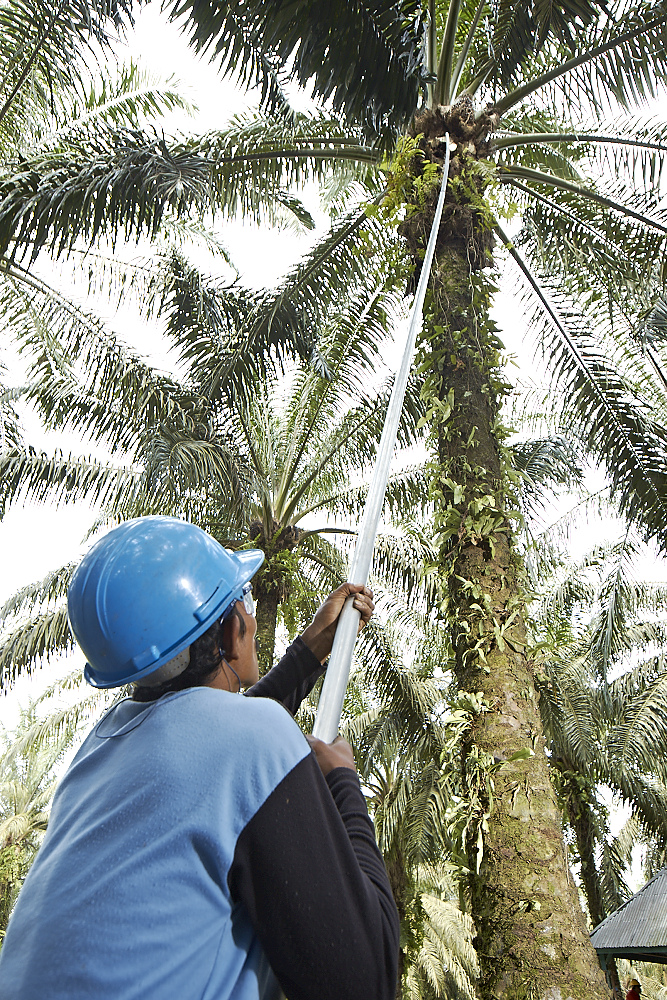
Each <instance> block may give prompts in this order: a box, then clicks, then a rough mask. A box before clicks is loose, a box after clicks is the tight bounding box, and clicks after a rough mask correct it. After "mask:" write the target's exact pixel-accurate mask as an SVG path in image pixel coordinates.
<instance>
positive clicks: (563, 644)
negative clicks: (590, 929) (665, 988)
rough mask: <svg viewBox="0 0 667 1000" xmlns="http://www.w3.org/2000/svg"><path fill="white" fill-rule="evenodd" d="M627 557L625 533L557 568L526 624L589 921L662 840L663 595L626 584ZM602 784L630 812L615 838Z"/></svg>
mask: <svg viewBox="0 0 667 1000" xmlns="http://www.w3.org/2000/svg"><path fill="white" fill-rule="evenodd" d="M637 555H638V546H637V545H636V543H635V542H634V541H633V540H632V539H631V538H629V537H628V536H627V535H626V536H625V537H624V538H623V539H621V540H620V541H619V542H618V543H616V544H615V545H609V546H604V547H601V548H598V549H596V550H594V551H593V552H591V553H589V554H588V555H587V556H586V557H585V558H584V559H583V560H581V561H579V562H578V563H576V564H574V565H572V564H570V565H566V566H565V567H564V568H561V569H560V570H559V571H557V572H556V574H555V578H556V579H555V584H554V585H553V586H552V587H551V588H550V589H549V590H548V591H547V594H546V596H545V597H544V598H543V601H542V604H541V607H540V609H539V612H538V613H536V615H535V618H534V620H533V628H534V629H535V635H536V636H539V639H540V642H541V644H542V646H543V649H544V650H545V653H544V656H545V676H544V679H543V683H542V684H541V685H540V708H541V712H542V718H543V722H544V728H545V734H546V736H547V739H548V740H549V749H550V763H551V766H552V775H553V779H554V783H555V787H556V789H557V792H558V798H559V802H560V805H561V808H562V811H563V817H564V821H565V822H566V823H567V824H568V826H569V828H570V829H571V831H572V834H573V837H574V844H573V851H574V853H575V859H576V861H577V862H578V863H579V865H580V877H581V882H582V886H583V889H584V892H585V895H586V900H587V903H588V911H589V914H590V919H591V923H592V925H593V926H596V925H597V924H598V923H599V922H600V921H601V920H603V919H604V918H605V917H606V916H607V915H608V914H609V913H611V912H613V911H614V910H615V909H617V908H618V907H619V906H620V905H621V904H622V903H623V902H624V901H625V899H627V898H628V896H629V895H630V892H629V890H628V887H627V884H626V882H625V878H626V875H627V870H628V867H629V865H630V860H631V850H632V847H633V846H634V844H635V843H637V842H638V840H640V839H644V840H647V841H648V842H649V843H651V844H653V845H654V847H655V848H658V849H660V847H661V846H662V845H663V844H664V843H665V836H666V834H667V827H666V825H665V824H666V818H667V784H666V778H667V772H666V771H665V766H664V760H665V750H666V749H667V700H666V694H667V673H666V668H665V663H664V647H665V640H666V639H667V631H666V628H667V626H666V623H665V610H666V608H667V592H666V590H665V587H664V586H663V585H651V584H645V583H641V582H637V581H636V580H635V579H634V578H633V575H632V564H633V562H634V561H635V560H636V557H637ZM651 651H653V655H650V654H651ZM637 660H639V663H637ZM601 786H606V787H607V788H609V789H611V790H612V791H613V793H614V794H615V796H616V797H617V799H618V800H619V801H621V802H623V803H624V804H625V805H626V806H628V807H630V809H631V818H630V821H629V822H628V824H626V828H625V831H624V833H623V834H622V835H621V836H620V837H619V838H616V839H614V838H612V837H611V835H610V832H609V825H608V819H609V817H608V810H607V808H606V807H605V806H604V805H603V803H602V800H601V795H600V788H601ZM610 971H611V974H612V978H613V985H614V986H615V987H616V988H617V989H618V990H620V983H619V979H618V973H617V971H616V966H615V965H612V966H611V967H610Z"/></svg>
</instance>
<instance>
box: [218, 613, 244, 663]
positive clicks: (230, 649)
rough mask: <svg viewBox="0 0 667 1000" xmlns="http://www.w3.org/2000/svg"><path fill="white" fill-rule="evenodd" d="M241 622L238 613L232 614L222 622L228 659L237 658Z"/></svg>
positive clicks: (223, 639)
mask: <svg viewBox="0 0 667 1000" xmlns="http://www.w3.org/2000/svg"><path fill="white" fill-rule="evenodd" d="M240 632H241V623H240V622H239V619H238V616H237V615H233V614H232V615H230V616H229V618H225V620H224V622H223V623H222V641H223V651H224V655H225V659H226V660H237V659H238V655H239V651H238V646H239V639H240Z"/></svg>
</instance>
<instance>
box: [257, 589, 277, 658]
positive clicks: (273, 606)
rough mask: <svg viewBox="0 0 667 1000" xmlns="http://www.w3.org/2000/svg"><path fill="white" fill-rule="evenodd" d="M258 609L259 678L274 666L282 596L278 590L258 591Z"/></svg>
mask: <svg viewBox="0 0 667 1000" xmlns="http://www.w3.org/2000/svg"><path fill="white" fill-rule="evenodd" d="M255 593H256V597H257V609H256V614H255V618H256V621H257V635H256V637H255V642H256V644H257V662H258V663H259V676H260V677H263V676H264V674H265V673H266V672H267V670H270V669H271V667H272V666H273V651H274V649H275V645H276V628H277V625H278V604H279V602H280V595H279V593H278V591H277V590H275V589H274V588H271V590H268V591H264V590H263V589H261V588H258V589H256V592H255Z"/></svg>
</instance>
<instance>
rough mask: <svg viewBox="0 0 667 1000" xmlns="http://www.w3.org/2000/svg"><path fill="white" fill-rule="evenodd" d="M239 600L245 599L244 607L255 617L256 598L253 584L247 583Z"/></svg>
mask: <svg viewBox="0 0 667 1000" xmlns="http://www.w3.org/2000/svg"><path fill="white" fill-rule="evenodd" d="M237 600H241V601H243V607H244V608H245V609H246V612H247V613H248V614H249V615H252V616H253V617H254V615H255V607H256V606H255V598H254V597H253V596H252V584H251V583H246V585H245V587H244V588H243V590H242V591H241V597H240V598H237Z"/></svg>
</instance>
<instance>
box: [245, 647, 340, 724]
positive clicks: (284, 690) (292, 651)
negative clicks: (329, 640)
mask: <svg viewBox="0 0 667 1000" xmlns="http://www.w3.org/2000/svg"><path fill="white" fill-rule="evenodd" d="M323 673H324V667H323V666H322V664H321V663H320V661H319V660H318V659H317V657H316V656H315V654H314V653H313V652H311V650H310V649H309V648H308V646H306V644H305V642H304V641H303V639H301V638H300V637H299V638H298V639H295V640H294V642H293V643H292V645H291V646H288V647H287V649H286V650H285V655H284V656H283V658H282V660H280V661H279V662H278V663H276V665H275V667H274V668H273V669H272V670H269V672H268V673H267V674H264V676H263V677H262V678H261V680H259V681H257V683H256V684H253V686H252V687H251V688H248V690H247V691H246V692H245V695H246V697H247V698H272V699H273V701H279V702H280V704H281V705H284V706H285V708H286V709H287V711H288V712H290V713H291V714H292V715H296V713H297V711H298V709H299V705H300V704H301V702H302V701H303V699H304V698H305V697H306V695H307V694H308V692H309V691H311V690H312V689H313V687H314V685H315V681H316V680H317V678H318V677H321V676H322V674H323Z"/></svg>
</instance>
